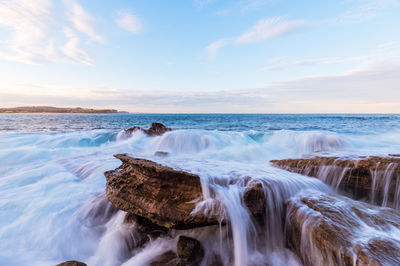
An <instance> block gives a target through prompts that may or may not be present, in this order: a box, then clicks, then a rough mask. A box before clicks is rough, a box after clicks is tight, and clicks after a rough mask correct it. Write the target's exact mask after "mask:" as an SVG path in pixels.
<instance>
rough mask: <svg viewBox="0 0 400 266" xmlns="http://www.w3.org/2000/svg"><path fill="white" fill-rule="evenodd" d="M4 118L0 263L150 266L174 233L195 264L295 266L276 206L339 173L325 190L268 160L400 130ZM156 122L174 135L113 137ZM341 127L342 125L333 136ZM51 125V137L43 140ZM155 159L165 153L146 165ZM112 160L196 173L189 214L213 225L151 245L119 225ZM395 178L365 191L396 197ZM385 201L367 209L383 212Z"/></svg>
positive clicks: (273, 122) (322, 123) (125, 118)
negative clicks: (108, 192)
mask: <svg viewBox="0 0 400 266" xmlns="http://www.w3.org/2000/svg"><path fill="white" fill-rule="evenodd" d="M4 117H6V116H4ZM4 117H3V118H4ZM3 118H0V128H10V127H9V125H10V124H11V123H12V124H14V125H15V128H14V129H13V130H10V129H7V132H5V131H3V132H2V134H1V135H0V162H1V163H0V190H1V196H0V217H1V218H0V240H1V241H0V264H1V265H3V264H5V265H54V264H57V263H60V262H62V261H66V260H72V259H74V260H80V261H84V262H86V263H88V264H89V265H121V264H122V265H148V264H149V263H151V262H152V261H153V260H155V259H157V257H159V256H161V255H162V254H164V253H166V252H168V251H172V252H176V243H177V241H178V238H179V236H180V235H186V236H190V237H194V238H196V239H198V240H199V241H200V242H201V243H202V245H203V247H204V252H205V256H204V259H203V261H202V264H203V265H213V264H218V263H219V265H221V264H222V265H236V266H238V265H296V264H301V263H302V262H301V260H300V259H301V258H299V257H298V256H297V255H295V253H293V251H291V250H289V249H287V245H286V242H287V237H286V234H285V228H284V221H285V210H286V209H285V203H286V202H287V201H288V200H289V199H290V198H291V197H293V196H295V195H296V194H297V193H299V192H301V191H304V190H306V189H313V190H314V191H319V192H320V193H332V192H333V190H335V188H338V187H340V185H339V184H340V183H341V182H342V181H341V180H342V179H343V176H345V174H344V173H345V172H346V171H347V170H344V169H346V168H344V169H343V168H342V169H341V170H338V169H336V170H327V169H325V170H324V171H325V174H324V175H325V176H329V175H331V174H330V173H331V172H332V171H335V173H336V174H335V175H337V176H338V177H337V178H336V179H335V180H336V181H334V182H333V183H330V185H331V186H332V188H333V190H332V189H330V188H329V187H328V186H327V185H325V184H324V183H323V182H321V181H320V180H318V179H313V178H308V177H305V176H301V175H299V174H296V173H290V172H286V171H284V170H281V169H277V168H275V167H272V166H271V164H270V163H269V160H271V159H284V158H298V157H302V156H305V155H307V156H310V155H321V154H323V155H340V156H348V155H349V154H350V155H352V154H358V155H364V154H368V155H371V154H375V155H386V154H387V153H396V152H398V150H400V141H399V140H398V138H396V137H393V136H398V135H400V132H395V131H392V132H390V134H389V133H387V132H386V131H379V130H376V128H385V127H386V128H393V123H398V125H399V128H400V118H399V117H398V116H383V117H382V116H377V117H374V116H366V118H365V119H367V121H368V122H369V123H363V122H362V121H364V120H360V119H359V117H358V116H348V117H346V116H344V117H343V116H335V115H332V116H326V117H325V116H320V115H314V116H313V115H311V116H305V115H303V116H290V115H275V116H274V115H265V116H263V115H258V116H257V115H254V116H251V115H250V116H249V115H242V116H241V115H225V116H223V115H209V116H207V115H205V116H201V115H192V116H188V115H185V116H177V115H169V116H168V115H165V116H157V115H147V116H146V115H110V116H102V115H86V116H80V115H77V116H71V115H60V116H57V115H53V116H46V115H44V116H40V115H33V116H27V115H20V116H19V115H15V116H9V115H7V118H6V119H7V122H6V121H5V120H2V119H3ZM29 121H31V122H32V123H31V124H29V123H28V122H29ZM35 121H36V122H35ZM153 121H160V122H163V123H165V124H166V125H167V126H169V127H172V128H173V129H175V130H174V131H171V132H167V133H165V134H164V135H162V136H154V137H149V136H146V135H145V134H144V133H143V132H134V133H133V134H132V135H130V136H129V137H124V136H122V135H123V134H122V133H121V132H122V131H121V129H122V128H129V127H131V126H133V125H138V126H143V127H148V126H149V124H150V123H151V122H153ZM338 121H341V124H343V121H345V125H344V126H343V125H342V126H341V127H338V126H337V125H338ZM66 123H68V124H69V126H66ZM360 125H361V126H360ZM377 125H379V126H377ZM57 127H58V128H57ZM53 128H55V129H56V131H55V132H49V131H51V130H52V129H53ZM63 130H64V131H63ZM65 130H67V131H65ZM158 151H161V152H164V153H163V154H164V155H165V156H155V153H156V152H158ZM117 153H129V154H131V155H132V156H134V157H139V158H146V159H150V160H152V161H155V162H158V163H160V164H163V165H167V166H170V167H172V168H174V169H180V170H184V171H187V172H190V173H194V174H197V175H199V176H200V180H201V184H202V191H203V201H202V202H199V203H197V206H196V208H195V210H194V212H202V213H204V214H206V215H210V216H216V217H218V218H219V221H220V222H221V224H220V225H213V226H208V227H203V228H195V229H189V230H170V231H169V232H168V233H162V234H160V235H158V236H157V237H152V235H149V234H147V233H146V232H143V230H142V228H141V227H140V226H139V225H138V224H135V223H127V222H126V213H125V212H123V211H119V210H116V209H115V208H114V207H113V206H112V205H111V204H110V203H109V202H108V200H107V199H106V197H105V196H104V190H105V178H104V175H103V173H104V172H105V171H107V170H112V169H115V168H116V167H118V166H119V165H120V161H119V160H117V159H115V158H114V157H113V155H114V154H117ZM321 171H322V170H321ZM321 173H322V172H321ZM394 173H395V170H394V166H393V165H390V166H387V167H386V171H383V172H380V171H377V172H376V173H373V175H374V176H376V178H375V179H374V180H377V181H376V182H375V183H374V185H373V188H374V189H373V190H377V189H375V188H379V189H381V188H383V189H384V190H385V189H388V190H390V189H391V188H392V182H393V180H396V182H397V183H396V186H395V187H396V189H395V190H394V192H393V193H394V197H395V198H398V197H399V194H400V191H399V185H398V183H399V182H398V181H397V180H398V178H397V177H395V174H394ZM389 179H390V180H392V181H388V180H389ZM379 180H380V181H379ZM382 180H384V181H382ZM325 181H327V180H325ZM327 183H329V182H327ZM255 186H256V187H257V188H258V187H259V188H260V189H261V190H262V191H263V195H264V196H265V200H264V204H263V205H261V206H262V208H264V209H265V210H264V211H263V212H260V213H257V215H254V214H253V213H252V210H251V209H249V208H248V207H247V206H246V204H245V196H246V193H247V191H248V190H249V189H251V188H252V187H255ZM386 195H387V194H385V193H383V194H382V195H379V196H377V198H376V199H374V201H378V202H379V204H382V205H389V206H391V205H390V204H391V202H392V200H391V198H390V197H391V196H386ZM371 199H372V196H371ZM395 204H397V203H395ZM394 207H396V208H398V205H395V206H394Z"/></svg>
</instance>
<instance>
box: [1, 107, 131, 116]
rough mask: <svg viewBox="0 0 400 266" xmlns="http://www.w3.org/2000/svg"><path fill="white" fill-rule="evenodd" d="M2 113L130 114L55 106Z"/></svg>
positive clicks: (13, 109) (15, 108) (112, 110)
mask: <svg viewBox="0 0 400 266" xmlns="http://www.w3.org/2000/svg"><path fill="white" fill-rule="evenodd" d="M0 113H73V114H116V113H128V112H125V111H118V110H115V109H92V108H81V107H73V108H69V107H53V106H21V107H12V108H0Z"/></svg>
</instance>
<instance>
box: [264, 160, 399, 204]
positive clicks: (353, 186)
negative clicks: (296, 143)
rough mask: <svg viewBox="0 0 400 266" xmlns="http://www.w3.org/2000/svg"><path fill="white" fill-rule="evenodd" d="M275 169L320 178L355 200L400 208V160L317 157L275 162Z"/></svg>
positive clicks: (273, 162)
mask: <svg viewBox="0 0 400 266" xmlns="http://www.w3.org/2000/svg"><path fill="white" fill-rule="evenodd" d="M271 162H272V164H273V165H274V166H276V167H279V168H282V169H285V170H288V171H290V172H295V173H299V174H303V175H307V176H311V177H317V178H319V179H321V180H322V181H324V182H325V183H327V184H329V185H331V186H332V187H334V188H340V189H342V190H344V191H346V192H348V193H350V194H351V195H352V196H353V197H354V198H356V199H361V198H364V199H365V198H367V199H369V200H371V202H374V203H378V204H379V205H384V206H386V205H388V204H387V203H388V202H392V203H393V204H389V205H388V206H392V207H395V208H398V207H400V202H397V199H396V198H397V197H398V196H399V195H397V194H398V192H397V191H398V189H399V183H400V182H399V181H400V158H389V157H364V158H359V159H340V158H335V157H314V158H309V159H287V160H273V161H271Z"/></svg>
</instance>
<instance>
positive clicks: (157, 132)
mask: <svg viewBox="0 0 400 266" xmlns="http://www.w3.org/2000/svg"><path fill="white" fill-rule="evenodd" d="M137 130H141V131H143V132H144V133H145V134H146V135H148V136H161V135H162V134H164V133H165V132H168V131H171V130H172V129H171V128H168V127H166V126H164V125H163V124H161V123H152V124H151V127H150V128H149V129H143V128H141V127H136V126H135V127H131V128H128V129H126V130H125V131H124V132H125V134H126V135H127V136H130V135H131V134H132V132H135V131H137Z"/></svg>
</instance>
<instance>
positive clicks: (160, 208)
mask: <svg viewBox="0 0 400 266" xmlns="http://www.w3.org/2000/svg"><path fill="white" fill-rule="evenodd" d="M115 157H116V158H118V159H120V160H121V161H122V165H121V166H120V167H118V168H117V169H115V170H113V171H108V172H106V173H105V176H106V179H107V185H106V194H107V197H108V199H109V200H110V202H111V203H112V204H113V205H114V206H115V207H116V208H118V209H121V210H123V211H126V212H129V213H132V214H136V215H139V216H142V217H144V218H147V219H149V220H150V221H151V222H153V223H155V224H157V225H159V226H162V227H166V228H174V229H188V228H194V227H199V226H205V225H212V224H217V223H218V222H217V221H216V219H215V218H208V217H205V216H204V215H202V214H198V215H192V214H191V212H192V210H193V209H194V207H195V204H196V202H197V201H199V200H201V199H202V191H201V184H200V178H199V176H197V175H194V174H190V173H187V172H184V171H177V170H174V169H172V168H169V167H166V166H162V165H160V164H157V163H154V162H152V161H149V160H144V159H135V158H132V157H129V156H128V155H126V154H118V155H115Z"/></svg>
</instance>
